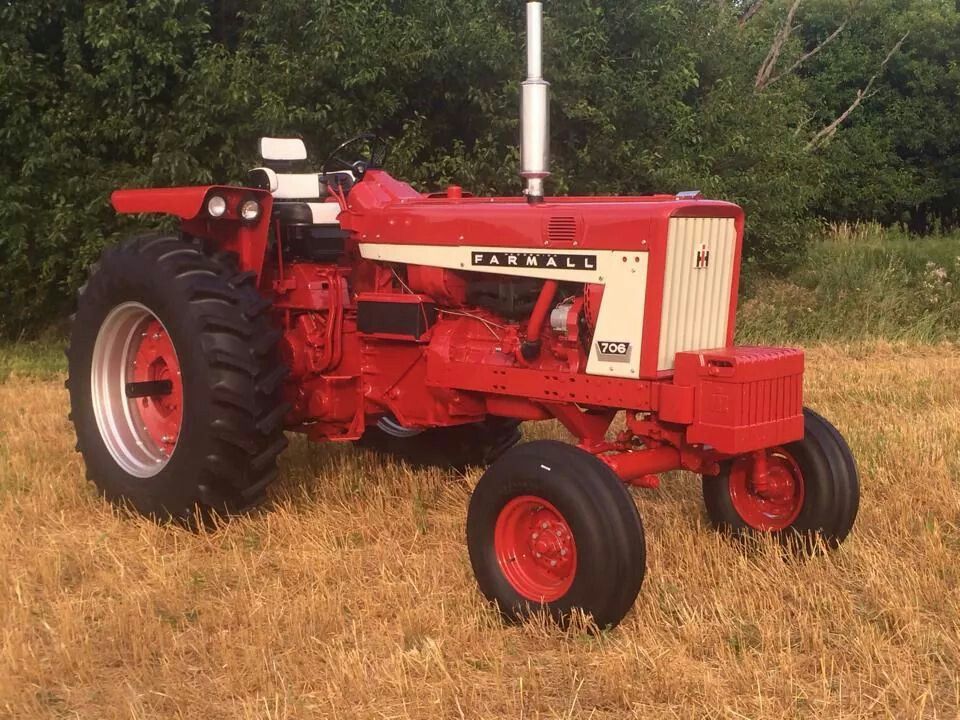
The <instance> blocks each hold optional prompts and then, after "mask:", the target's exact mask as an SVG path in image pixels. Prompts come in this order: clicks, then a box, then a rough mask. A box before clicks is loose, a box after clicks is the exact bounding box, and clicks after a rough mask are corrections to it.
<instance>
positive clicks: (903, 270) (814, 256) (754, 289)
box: [738, 225, 960, 344]
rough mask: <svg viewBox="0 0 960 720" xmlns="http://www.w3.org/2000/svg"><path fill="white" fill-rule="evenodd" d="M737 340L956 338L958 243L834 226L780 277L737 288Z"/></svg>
mask: <svg viewBox="0 0 960 720" xmlns="http://www.w3.org/2000/svg"><path fill="white" fill-rule="evenodd" d="M743 295H744V297H743V299H742V300H741V303H740V314H739V318H738V322H739V327H738V340H740V341H741V342H772V343H786V344H790V343H801V344H802V343H807V342H816V341H821V340H824V341H826V340H838V339H840V340H850V339H855V338H861V337H878V338H885V339H889V340H913V341H923V342H932V341H941V340H952V341H958V340H960V237H958V236H946V237H943V236H941V237H930V238H925V239H917V238H913V237H910V236H907V235H904V234H902V233H899V232H897V231H884V230H883V229H882V228H880V227H879V226H877V225H861V226H853V227H851V226H838V227H835V228H833V229H831V230H829V231H827V233H826V234H825V235H824V236H823V237H822V238H821V239H819V240H818V241H816V242H814V243H812V244H811V247H810V250H809V252H808V254H807V257H806V259H805V260H804V262H803V263H801V264H799V265H798V266H797V267H796V268H795V269H794V270H793V271H792V272H790V273H789V274H788V275H787V277H786V278H785V279H778V278H773V277H770V276H762V275H760V276H754V277H752V278H749V282H748V283H747V285H746V286H745V287H744V293H743Z"/></svg>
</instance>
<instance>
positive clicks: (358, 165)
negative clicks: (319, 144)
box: [320, 132, 389, 180]
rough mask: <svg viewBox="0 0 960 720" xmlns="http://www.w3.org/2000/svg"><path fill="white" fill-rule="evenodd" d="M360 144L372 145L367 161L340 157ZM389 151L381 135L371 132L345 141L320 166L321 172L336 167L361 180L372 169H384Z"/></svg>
mask: <svg viewBox="0 0 960 720" xmlns="http://www.w3.org/2000/svg"><path fill="white" fill-rule="evenodd" d="M360 142H369V143H370V156H369V157H368V158H367V159H365V160H364V159H360V160H354V161H353V162H351V161H349V160H345V159H344V158H342V157H341V156H340V153H341V152H343V151H344V150H345V149H346V148H348V147H350V146H351V145H356V144H357V143H360ZM388 151H389V146H388V145H387V141H386V140H384V139H383V138H381V137H380V136H379V135H376V134H375V133H371V132H365V133H360V134H359V135H355V136H354V137H352V138H350V139H349V140H344V141H343V142H342V143H340V144H339V145H338V146H337V147H336V148H335V149H334V150H333V152H331V153H330V154H329V155H327V159H326V160H324V161H323V164H322V165H321V166H320V172H322V173H327V172H328V171H329V170H330V166H331V165H334V166H335V167H339V168H342V169H344V170H349V171H350V172H352V173H353V174H354V176H355V177H356V178H357V180H360V179H361V178H362V177H363V176H364V174H365V173H366V172H367V170H369V169H370V168H380V167H383V163H384V162H385V161H386V159H387V153H388Z"/></svg>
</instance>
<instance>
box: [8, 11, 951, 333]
mask: <svg viewBox="0 0 960 720" xmlns="http://www.w3.org/2000/svg"><path fill="white" fill-rule="evenodd" d="M865 3H866V4H867V5H870V7H871V8H873V9H872V11H871V12H870V13H866V12H865V13H864V14H863V18H864V19H863V27H861V28H859V30H858V34H857V36H856V41H854V40H853V36H851V39H850V40H849V42H850V43H853V46H852V47H853V50H850V52H845V53H839V54H838V55H837V57H839V58H840V59H841V60H842V61H843V63H842V65H841V66H838V67H834V66H832V65H829V63H828V61H829V58H830V57H832V55H831V54H830V53H831V52H833V51H832V49H831V50H830V51H825V52H823V53H821V54H820V55H818V56H817V63H820V65H818V66H816V68H815V69H816V70H817V73H818V74H817V75H816V77H821V76H822V77H830V78H834V79H835V78H836V76H837V74H840V75H841V76H843V77H846V79H847V80H848V82H847V84H846V85H845V86H844V87H840V89H839V90H833V91H832V95H831V96H830V98H829V99H830V102H829V103H828V104H826V105H823V104H821V103H819V99H818V97H817V93H818V92H821V93H822V92H825V91H824V90H822V89H820V90H818V88H820V85H818V84H817V83H816V82H814V80H815V77H813V76H810V77H808V76H807V75H804V74H801V73H793V74H792V75H789V76H788V77H786V78H785V79H784V80H782V81H780V82H778V83H777V84H776V85H775V86H773V87H772V88H770V89H767V90H764V91H763V92H756V91H755V89H754V77H755V74H756V69H757V67H758V66H759V65H760V63H761V62H762V61H763V58H764V56H765V54H766V52H767V49H768V47H769V45H770V38H771V37H772V34H773V32H774V30H775V29H776V27H777V24H778V23H779V22H781V21H782V16H783V14H784V6H783V3H782V2H768V3H766V4H765V5H764V10H763V11H762V12H761V13H759V14H758V15H757V16H755V18H754V19H753V20H751V21H750V22H749V23H747V24H745V25H742V24H741V23H740V22H739V21H738V15H737V14H738V12H739V8H740V7H741V6H742V3H739V2H733V1H731V2H728V3H716V2H711V3H704V2H702V1H701V0H640V1H639V2H631V3H621V2H614V1H613V0H603V1H602V2H598V3H587V2H579V1H575V2H556V3H551V4H550V5H549V6H548V13H547V15H548V18H547V27H546V31H547V58H546V68H547V73H548V77H549V79H550V80H551V81H552V83H553V88H554V92H555V98H556V99H555V104H554V112H553V117H552V121H553V147H554V153H555V161H554V171H555V172H554V177H553V178H552V180H551V181H550V182H551V189H552V191H554V192H557V193H589V194H596V193H611V194H626V193H644V192H651V191H674V190H680V189H691V188H698V189H701V190H703V191H704V192H705V193H707V194H709V195H711V196H714V197H721V198H725V199H730V200H733V201H735V202H739V203H741V204H742V205H743V206H744V207H745V209H746V210H747V212H748V215H749V218H750V221H749V224H748V236H747V250H748V254H749V257H750V259H751V261H752V262H755V263H759V264H760V265H762V266H764V267H767V268H784V267H788V266H790V265H791V264H794V263H796V262H797V259H798V258H799V257H800V255H801V253H802V249H803V239H804V238H805V237H806V236H807V235H808V234H809V229H810V220H809V217H810V213H811V210H815V209H817V208H818V207H823V208H824V209H825V211H827V212H829V213H832V214H836V215H842V216H843V217H849V216H856V214H857V213H858V212H863V213H868V214H869V213H873V214H880V213H886V215H885V217H887V218H888V219H889V216H890V214H891V213H894V214H896V212H897V211H896V208H897V207H899V205H898V203H902V202H904V201H905V200H904V198H905V197H906V196H903V195H902V194H901V195H897V194H896V192H895V190H896V187H895V186H896V183H894V182H892V181H891V179H890V177H886V176H885V179H884V180H883V181H882V182H881V181H879V180H878V181H877V183H874V184H873V185H870V184H868V183H866V182H860V181H862V180H863V178H859V177H858V183H849V184H848V186H847V187H846V188H845V193H846V194H845V195H843V196H840V195H838V193H837V185H835V184H833V185H829V186H825V185H823V184H822V181H823V180H824V179H825V178H829V179H830V180H831V182H832V183H836V182H839V181H842V180H843V179H844V178H848V177H850V173H849V172H846V173H845V172H843V171H841V170H840V169H838V168H837V167H835V166H833V165H831V162H832V160H831V152H830V151H829V148H828V150H827V151H826V152H820V153H811V152H808V151H807V149H806V147H805V145H806V140H807V137H808V136H809V132H810V127H808V126H807V123H808V121H809V120H810V117H811V115H813V116H814V118H815V122H816V123H820V122H822V121H823V120H825V119H827V118H828V117H829V115H830V114H831V113H835V112H837V110H838V109H842V105H843V103H844V101H845V99H846V97H847V94H848V90H849V87H856V83H859V82H860V81H861V80H862V76H863V74H864V73H867V74H869V72H871V71H872V70H873V69H874V68H873V66H872V65H871V63H873V62H874V60H875V57H874V56H875V55H876V53H877V52H879V51H882V49H883V45H882V42H883V41H884V37H885V36H884V33H881V32H879V31H878V32H873V30H872V29H871V28H873V26H871V23H873V24H874V25H877V24H878V23H884V22H888V21H887V20H886V18H887V16H888V15H889V16H890V17H892V18H893V20H890V21H889V22H891V23H894V24H895V23H900V24H901V25H902V24H903V22H906V21H905V20H903V18H907V17H912V16H910V15H909V13H906V11H905V10H904V9H903V8H899V9H898V8H893V11H892V14H891V13H884V12H880V10H882V9H883V8H880V9H879V10H878V8H879V7H880V5H883V7H884V8H885V7H886V6H887V5H891V4H892V5H896V4H897V3H900V4H904V3H907V4H909V0H865ZM808 4H809V5H810V7H811V10H810V13H809V17H807V18H804V20H805V21H809V22H804V27H805V28H809V33H810V35H809V36H803V37H798V38H797V39H795V40H793V41H791V45H790V48H789V50H790V52H796V53H800V52H802V51H803V49H804V48H805V47H807V46H809V45H810V44H811V43H815V42H816V38H817V37H818V36H819V35H818V33H820V31H821V30H822V29H824V28H826V29H829V28H830V27H831V26H832V25H833V24H835V22H836V17H834V16H835V15H837V13H838V10H837V9H836V8H835V7H834V6H835V5H836V4H834V5H831V4H830V3H823V2H813V0H810V2H808ZM874 5H876V6H877V7H873V6H874ZM805 7H806V6H805ZM941 11H942V13H948V12H950V11H949V9H948V8H946V6H944V8H941ZM523 12H524V3H522V2H517V1H515V0H448V1H447V2H444V3H436V2H428V0H402V1H401V0H355V1H354V2H350V3H345V2H339V1H338V2H334V1H333V0H315V1H313V2H309V3H306V2H302V1H301V0H270V1H269V2H266V1H265V0H176V2H169V1H168V0H138V1H137V2H133V0H93V1H92V2H90V1H88V2H83V1H82V0H65V1H64V2H53V0H18V1H17V2H15V3H0V183H2V187H0V190H2V202H0V307H2V310H0V334H6V335H16V334H19V333H20V332H21V331H24V330H27V331H32V330H35V329H36V328H38V327H40V326H42V325H44V324H46V323H48V322H50V321H51V320H52V319H55V318H57V317H59V316H60V315H61V314H63V312H64V311H65V308H67V307H68V306H69V298H70V293H71V292H72V291H73V290H74V289H75V288H76V287H77V285H78V284H79V283H80V282H82V278H83V276H84V274H85V272H86V267H87V265H88V264H89V263H90V262H91V261H92V259H93V258H95V257H96V256H97V254H98V253H99V251H100V249H101V248H102V247H103V245H104V244H106V243H109V242H113V241H114V240H115V239H116V238H117V237H118V236H120V235H122V234H124V233H126V232H128V231H129V230H130V228H131V226H132V225H133V224H135V222H136V220H132V219H129V218H120V217H117V216H116V215H115V214H114V213H113V212H112V210H111V209H110V207H109V205H108V202H107V198H108V195H109V193H110V191H111V190H112V189H114V188H116V187H120V186H140V187H143V186H164V185H176V184H195V183H205V182H211V181H218V182H219V181H232V182H239V181H242V179H243V178H244V176H245V170H246V168H248V167H250V166H252V165H253V164H254V162H255V157H254V150H255V147H256V139H257V137H258V136H260V135H262V134H268V133H270V134H281V133H302V134H303V136H304V137H305V138H306V139H307V141H308V145H309V146H311V150H312V151H313V154H314V155H317V154H319V153H320V152H322V151H324V150H326V149H328V148H330V147H332V146H333V145H335V144H336V141H337V139H338V138H343V137H346V136H349V135H352V134H355V133H356V132H358V131H361V130H365V129H371V128H372V129H376V130H379V131H381V132H382V133H385V134H387V135H391V136H393V137H394V138H395V150H394V153H393V159H392V161H391V162H390V168H389V169H390V170H391V171H393V172H394V173H395V174H396V175H398V176H400V177H404V178H408V179H410V180H411V181H412V182H413V183H415V184H416V185H418V186H420V187H422V188H432V187H436V186H438V185H442V184H443V183H446V182H448V181H456V182H458V183H461V184H463V185H465V186H467V187H469V188H470V189H471V190H474V191H476V192H481V193H494V192H495V193H509V194H513V193H517V192H519V189H520V181H519V178H518V177H517V173H516V168H517V148H516V142H517V137H518V132H519V128H518V121H517V116H518V107H517V106H518V85H519V81H520V79H521V78H522V76H523V67H522V65H523V53H522V43H523V40H522V37H521V35H520V33H521V31H522V29H523ZM954 14H956V13H955V12H954ZM944 17H946V16H944ZM952 17H953V16H951V18H952ZM941 19H943V18H941ZM918 22H919V21H918ZM924 22H926V23H927V25H929V24H930V22H931V21H930V18H929V17H928V18H926V20H924ZM941 24H942V23H941ZM925 27H926V26H925ZM873 29H876V28H873ZM894 29H899V28H894ZM928 29H929V28H928ZM864 38H866V39H864ZM874 38H878V39H876V40H874ZM871 42H873V43H874V44H875V45H876V47H873V46H871V45H870V43H871ZM794 45H795V47H794ZM948 45H949V42H948V40H944V41H943V42H941V43H940V44H939V45H937V46H936V48H937V49H936V51H935V52H934V51H933V50H931V53H933V55H931V57H933V60H931V61H930V62H926V63H925V64H924V63H919V64H917V63H915V68H914V69H915V74H916V75H917V76H918V77H927V76H929V75H930V73H934V74H936V73H937V72H940V70H938V68H939V67H940V66H939V65H937V63H938V62H941V61H942V59H943V58H948V57H949V52H947V51H946V50H945V48H947V46H948ZM868 46H869V47H868ZM845 47H846V46H845ZM848 49H849V48H848ZM851 58H852V59H851ZM938 58H939V59H938ZM789 60H790V58H789V57H785V58H784V64H787V63H788V62H789ZM918 62H919V61H918ZM912 67H914V66H904V67H900V68H897V72H899V73H901V74H903V73H906V75H907V76H909V74H910V72H913V71H911V68H912ZM831 73H832V74H831ZM941 75H942V73H941ZM937 77H940V76H937ZM945 78H946V76H945V75H944V76H943V77H940V80H939V84H934V85H932V86H931V87H933V88H934V90H935V91H936V92H938V93H940V94H942V93H941V91H942V90H943V89H944V88H947V87H949V82H952V81H950V80H948V79H945ZM821 85H824V86H827V85H829V87H830V88H837V87H839V85H838V84H837V83H835V82H833V81H832V80H831V83H821ZM919 87H920V86H919V85H917V84H916V83H915V84H914V86H911V90H910V92H911V93H912V95H911V96H910V102H909V103H908V106H909V108H908V109H909V110H910V112H911V113H912V114H911V117H916V116H917V112H916V109H917V102H918V100H917V99H916V97H917V95H918V93H919V94H920V95H922V92H921V90H919V89H918V88H919ZM850 92H852V90H850ZM883 97H884V99H885V107H891V108H894V107H895V108H897V111H898V112H899V111H900V110H901V109H902V108H901V106H898V105H896V104H895V103H894V102H893V99H892V95H891V93H890V91H889V89H887V92H886V93H885V94H884V96H883ZM937 107H938V108H939V111H938V112H940V113H941V114H943V113H946V112H947V110H948V108H947V107H946V104H945V103H944V102H943V101H940V102H939V104H938V106H937ZM814 108H815V109H816V112H813V109H814ZM864 108H865V109H864V110H861V111H860V114H863V113H864V112H866V105H865V106H864ZM891 112H893V110H891ZM855 123H856V121H854V127H853V128H852V129H851V132H852V133H853V134H852V135H851V136H850V138H851V139H850V140H849V142H847V141H846V140H845V141H844V142H843V143H840V144H838V146H837V149H838V152H837V157H840V158H841V159H842V163H843V166H844V167H849V166H850V164H851V163H852V162H853V161H852V159H851V158H853V157H855V156H856V154H857V152H858V148H868V149H873V148H875V147H879V148H881V149H884V148H886V151H887V153H888V155H889V153H890V152H892V151H891V150H890V148H892V147H895V146H896V142H900V140H899V139H898V138H899V137H900V136H898V137H897V138H894V139H890V136H891V133H892V130H891V127H896V123H895V122H892V121H884V122H875V123H872V124H871V125H869V126H868V127H867V128H866V130H865V132H864V133H863V134H859V135H858V134H857V133H858V132H859V130H858V128H857V126H856V124H855ZM878 135H879V136H881V140H882V142H881V140H877V141H876V142H874V139H875V138H876V137H877V136H878ZM914 135H915V133H914ZM857 138H859V140H857ZM883 138H886V140H884V139H883ZM871 143H873V144H871ZM878 152H879V151H878ZM871 157H873V158H876V157H878V155H877V153H874V155H872V156H871ZM917 157H919V158H922V159H923V160H922V161H923V162H926V163H930V162H933V161H932V160H931V159H930V158H931V157H932V155H931V154H930V153H929V152H927V154H926V155H924V154H922V153H920V154H918V155H917ZM918 162H920V161H919V160H918ZM866 167H868V170H865V172H867V171H869V172H870V173H873V174H874V175H879V174H880V173H881V172H882V170H883V168H884V167H885V165H884V163H883V162H880V161H874V160H871V163H870V164H869V165H868V166H866ZM897 172H898V173H900V174H899V175H897V176H896V177H898V178H899V177H902V178H911V177H915V176H916V173H914V172H912V171H909V169H904V167H902V165H901V166H900V167H899V168H897ZM949 172H951V171H950V170H949V168H947V166H946V165H944V166H943V167H941V168H939V169H938V170H937V171H936V172H934V173H931V174H932V175H934V176H936V175H937V173H940V175H943V174H944V173H947V174H949ZM878 183H879V184H878ZM881 185H882V187H883V188H884V194H883V196H882V197H883V207H879V208H878V207H874V206H872V205H870V204H869V203H865V202H864V201H863V197H864V194H865V193H866V192H867V190H864V191H863V192H860V191H858V189H857V188H858V187H860V186H863V187H864V188H871V187H879V186H881ZM940 187H947V186H946V185H945V184H944V182H943V181H941V180H938V181H936V182H933V181H931V182H930V183H928V184H927V185H924V188H926V189H925V190H924V193H925V194H923V193H920V194H918V193H917V192H913V193H912V194H911V195H910V196H909V198H907V199H908V200H909V202H910V203H912V204H914V205H916V204H917V203H922V202H925V200H924V198H928V197H929V196H930V194H931V193H935V192H937V190H936V188H940ZM827 192H829V193H830V196H829V198H830V202H825V201H824V197H825V195H826V193H827ZM858 192H859V195H858V194H857V193H858ZM858 198H860V199H858Z"/></svg>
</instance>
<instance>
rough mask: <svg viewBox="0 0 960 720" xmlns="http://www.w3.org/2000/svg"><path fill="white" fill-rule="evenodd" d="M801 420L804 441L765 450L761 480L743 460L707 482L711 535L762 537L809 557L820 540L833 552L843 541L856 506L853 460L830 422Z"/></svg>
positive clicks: (811, 415)
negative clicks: (760, 534) (806, 552)
mask: <svg viewBox="0 0 960 720" xmlns="http://www.w3.org/2000/svg"><path fill="white" fill-rule="evenodd" d="M803 414H804V438H803V440H799V441H797V442H793V443H790V444H788V445H784V446H783V447H776V448H771V449H769V450H767V451H766V453H765V456H764V457H763V458H762V460H763V463H764V465H765V470H766V472H764V473H762V474H758V473H757V470H756V468H757V465H756V458H755V456H753V455H747V456H744V457H740V458H735V459H734V460H731V461H728V462H726V463H723V465H722V466H721V470H720V474H719V475H716V476H704V478H703V499H704V504H705V505H706V509H707V515H708V517H709V518H710V522H711V523H712V524H713V526H714V527H716V528H717V529H719V530H721V531H725V532H729V533H732V534H734V535H737V536H741V535H745V534H748V533H749V532H751V531H759V532H767V533H771V534H773V535H775V536H776V537H777V538H778V539H780V540H782V541H784V542H785V543H787V544H794V545H796V546H797V547H800V548H802V549H806V550H809V549H811V548H813V547H815V546H816V543H817V541H818V540H820V541H822V542H823V543H824V544H826V546H827V547H830V548H834V547H836V546H838V545H839V544H840V543H841V542H843V540H844V538H846V537H847V535H848V534H849V533H850V530H851V529H852V528H853V522H854V520H855V519H856V517H857V509H858V507H859V504H860V481H859V477H858V474H857V466H856V462H855V461H854V458H853V453H851V452H850V448H849V447H848V446H847V443H846V442H845V441H844V439H843V437H842V436H841V435H840V433H839V432H838V431H837V429H836V428H835V427H834V426H833V425H831V424H830V423H829V422H828V421H827V420H825V419H824V418H823V417H821V416H820V415H818V414H817V413H815V412H814V411H813V410H810V409H809V408H805V409H804V411H803ZM797 541H799V543H798V542H797Z"/></svg>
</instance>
